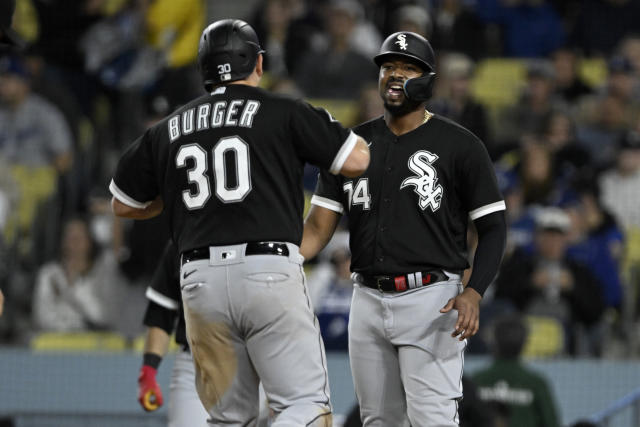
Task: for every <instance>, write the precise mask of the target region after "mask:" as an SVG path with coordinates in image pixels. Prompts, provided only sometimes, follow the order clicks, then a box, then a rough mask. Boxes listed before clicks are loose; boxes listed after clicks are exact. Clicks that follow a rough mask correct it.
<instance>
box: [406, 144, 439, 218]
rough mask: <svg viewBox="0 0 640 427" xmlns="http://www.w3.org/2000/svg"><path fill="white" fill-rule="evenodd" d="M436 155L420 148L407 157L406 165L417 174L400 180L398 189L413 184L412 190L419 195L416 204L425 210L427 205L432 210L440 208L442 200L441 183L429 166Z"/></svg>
mask: <svg viewBox="0 0 640 427" xmlns="http://www.w3.org/2000/svg"><path fill="white" fill-rule="evenodd" d="M436 160H438V156H437V155H435V154H433V153H430V152H428V151H424V150H420V151H416V152H415V153H413V155H412V156H411V157H410V158H409V162H408V167H409V169H410V170H411V171H412V172H413V173H415V174H416V175H417V176H411V177H409V178H406V179H405V180H404V181H402V184H401V185H400V189H403V188H404V187H407V186H409V185H413V186H415V188H414V191H415V192H416V193H417V194H418V195H419V196H420V200H419V201H418V205H419V206H420V209H422V210H425V209H426V208H427V206H429V207H430V208H431V211H432V212H435V211H437V210H438V209H440V203H441V202H442V193H443V189H442V185H440V184H438V174H437V172H436V170H435V168H434V167H433V166H431V165H432V164H433V163H434V162H435V161H436Z"/></svg>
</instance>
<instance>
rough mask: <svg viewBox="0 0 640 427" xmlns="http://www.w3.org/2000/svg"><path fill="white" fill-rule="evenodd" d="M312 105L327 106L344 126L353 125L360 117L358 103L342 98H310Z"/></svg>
mask: <svg viewBox="0 0 640 427" xmlns="http://www.w3.org/2000/svg"><path fill="white" fill-rule="evenodd" d="M307 101H308V102H309V103H310V104H311V105H314V106H316V107H322V108H325V109H326V110H327V111H328V112H330V113H331V115H332V116H333V117H334V118H335V119H336V120H338V121H339V122H340V123H342V124H343V125H344V126H348V127H349V126H353V125H355V124H356V120H357V118H358V103H357V102H356V101H349V100H342V99H315V98H314V99H308V100H307Z"/></svg>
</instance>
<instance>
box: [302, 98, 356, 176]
mask: <svg viewBox="0 0 640 427" xmlns="http://www.w3.org/2000/svg"><path fill="white" fill-rule="evenodd" d="M290 124H291V130H292V133H293V138H294V143H295V145H296V148H297V151H298V153H299V155H300V157H301V158H302V159H303V160H305V161H307V162H309V163H312V164H314V165H316V166H318V167H320V168H321V169H327V170H328V171H330V172H331V173H333V174H334V175H336V174H338V173H340V170H341V169H342V166H343V165H344V162H345V161H346V160H347V157H349V154H351V151H352V150H353V148H354V147H355V145H356V142H357V137H356V134H355V133H353V132H352V131H351V130H349V129H346V128H345V127H343V126H342V125H341V124H340V122H338V121H337V120H336V119H334V118H333V117H332V116H331V114H329V112H328V111H327V110H325V109H324V108H316V107H312V106H311V105H309V104H308V103H306V102H304V101H297V102H296V103H295V105H294V107H293V112H292V113H291V123H290Z"/></svg>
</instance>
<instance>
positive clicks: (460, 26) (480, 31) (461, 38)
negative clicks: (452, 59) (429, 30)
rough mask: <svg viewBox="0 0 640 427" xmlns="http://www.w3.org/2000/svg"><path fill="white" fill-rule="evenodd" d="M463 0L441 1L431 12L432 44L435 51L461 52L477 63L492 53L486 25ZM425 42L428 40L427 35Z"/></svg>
mask: <svg viewBox="0 0 640 427" xmlns="http://www.w3.org/2000/svg"><path fill="white" fill-rule="evenodd" d="M470 3H471V2H468V1H465V0H442V1H441V2H440V6H439V7H438V9H437V10H435V11H434V19H433V20H434V21H435V22H434V30H433V34H432V40H431V41H432V44H433V47H434V48H435V49H436V51H443V52H444V51H448V52H461V53H464V54H465V55H467V56H469V57H470V58H472V59H473V60H474V61H478V60H479V59H482V58H484V57H486V56H489V55H491V54H492V53H495V54H498V53H497V52H495V50H496V49H493V50H492V49H491V47H490V46H491V44H490V42H489V37H488V29H487V26H486V25H485V24H484V22H482V21H481V20H480V18H479V17H478V15H477V14H476V12H475V11H474V10H473V6H471V5H470ZM427 39H429V37H428V36H427Z"/></svg>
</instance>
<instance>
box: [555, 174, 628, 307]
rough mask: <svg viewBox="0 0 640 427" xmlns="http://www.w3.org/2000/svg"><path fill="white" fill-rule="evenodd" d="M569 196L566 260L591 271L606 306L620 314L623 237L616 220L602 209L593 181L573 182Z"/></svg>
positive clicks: (566, 206) (566, 208)
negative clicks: (568, 242) (599, 287)
mask: <svg viewBox="0 0 640 427" xmlns="http://www.w3.org/2000/svg"><path fill="white" fill-rule="evenodd" d="M572 192H573V193H574V195H573V198H572V199H569V200H567V201H566V202H565V203H564V206H565V210H566V211H567V213H568V214H569V216H570V217H571V224H572V233H571V234H572V236H571V244H570V246H569V248H568V250H567V256H568V258H569V259H573V260H576V261H578V262H580V263H582V264H583V265H585V266H587V267H588V268H589V270H591V271H592V273H593V274H594V275H595V276H596V277H597V278H598V282H599V284H600V285H601V286H602V295H603V297H604V302H605V305H606V306H607V307H608V308H611V309H615V310H617V311H619V310H620V309H621V305H622V297H623V294H622V277H621V276H620V263H621V258H622V251H623V249H624V234H623V232H622V230H621V229H620V227H619V226H618V224H617V222H616V220H615V218H614V217H613V216H612V215H611V214H610V213H609V212H608V211H607V210H606V209H605V208H604V207H603V206H602V204H601V202H600V191H599V188H598V183H597V182H596V181H595V179H592V178H590V177H585V178H582V179H579V180H576V182H575V183H574V184H573V186H572Z"/></svg>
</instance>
